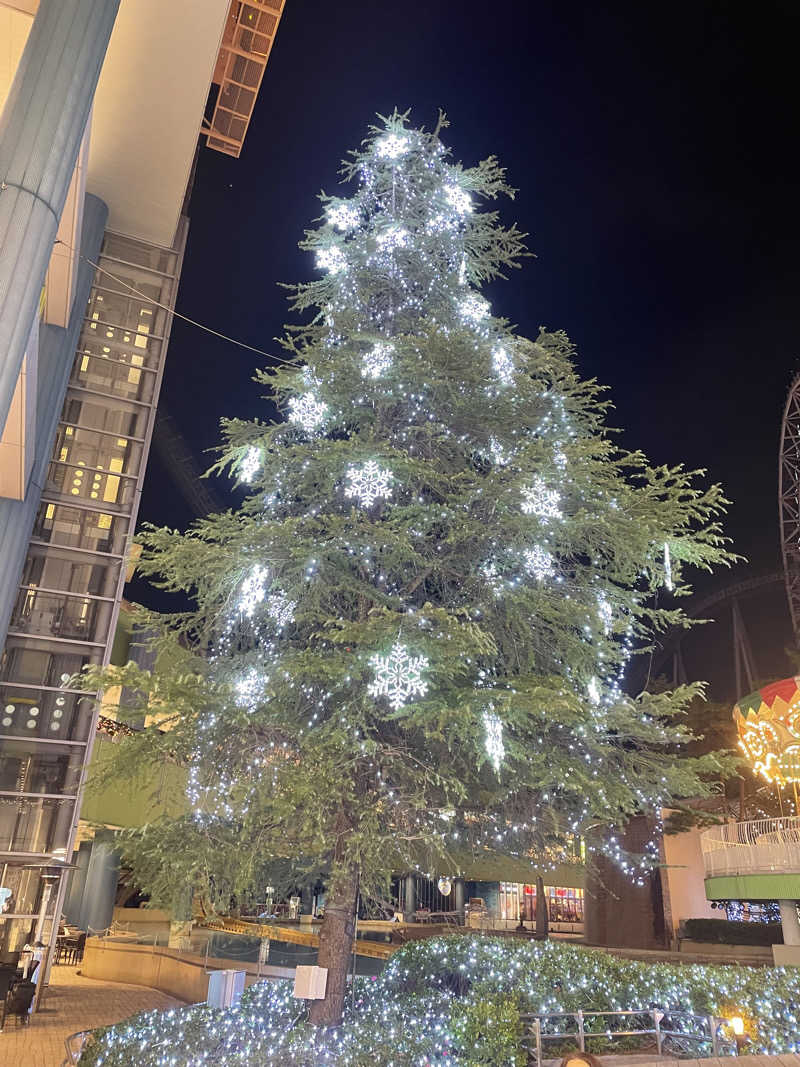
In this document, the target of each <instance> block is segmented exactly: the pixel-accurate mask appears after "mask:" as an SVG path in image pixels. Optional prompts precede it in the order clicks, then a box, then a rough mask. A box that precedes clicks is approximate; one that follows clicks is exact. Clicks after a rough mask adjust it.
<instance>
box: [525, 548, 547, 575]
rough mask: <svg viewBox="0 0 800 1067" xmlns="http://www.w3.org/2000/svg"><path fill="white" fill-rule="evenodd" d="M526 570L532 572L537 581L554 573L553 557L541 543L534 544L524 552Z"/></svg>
mask: <svg viewBox="0 0 800 1067" xmlns="http://www.w3.org/2000/svg"><path fill="white" fill-rule="evenodd" d="M523 558H524V560H525V570H526V571H527V572H528V574H532V575H533V577H534V578H535V579H536V581H537V582H541V581H542V580H543V579H544V578H549V577H550V575H551V574H552V573H553V557H552V556H551V555H550V553H549V552H547V551H546V550H545V549H543V548H542V547H541V545H534V546H533V548H528V549H526V550H525V552H524V553H523Z"/></svg>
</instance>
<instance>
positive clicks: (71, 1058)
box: [61, 1030, 94, 1067]
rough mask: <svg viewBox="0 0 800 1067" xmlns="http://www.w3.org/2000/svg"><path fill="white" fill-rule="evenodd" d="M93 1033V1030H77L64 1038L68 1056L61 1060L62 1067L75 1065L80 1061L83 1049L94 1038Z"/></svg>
mask: <svg viewBox="0 0 800 1067" xmlns="http://www.w3.org/2000/svg"><path fill="white" fill-rule="evenodd" d="M93 1033H94V1032H93V1031H92V1030H77V1031H76V1032H75V1033H74V1034H70V1035H69V1036H68V1037H65V1038H64V1048H65V1049H66V1050H67V1056H66V1059H64V1060H62V1061H61V1067H73V1064H76V1063H79V1062H80V1058H81V1055H82V1053H83V1050H84V1049H85V1048H86V1046H87V1045H88V1044H89V1043H90V1042H91V1041H92V1040H93Z"/></svg>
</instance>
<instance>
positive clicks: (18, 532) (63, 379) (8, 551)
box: [0, 195, 108, 645]
mask: <svg viewBox="0 0 800 1067" xmlns="http://www.w3.org/2000/svg"><path fill="white" fill-rule="evenodd" d="M107 218H108V208H107V207H106V205H105V204H104V203H103V201H102V200H100V199H99V198H98V197H96V196H91V195H87V197H86V201H85V204H84V209H83V229H82V233H81V253H82V255H83V256H85V257H86V258H85V259H81V261H80V265H79V267H78V275H77V284H76V286H75V297H74V299H73V303H72V311H71V314H70V320H69V327H68V328H67V329H66V330H64V329H62V328H61V327H60V326H43V327H42V330H41V333H40V334H39V380H38V389H37V395H36V457H35V459H34V463H33V472H32V474H31V479H30V482H29V483H28V487H27V491H26V494H25V499H24V500H8V499H6V498H0V645H2V643H3V642H4V641H5V637H6V631H7V629H8V620H9V619H10V618H11V612H12V610H13V607H14V601H15V600H16V597H17V589H18V587H19V580H20V576H21V574H22V567H23V565H24V563H25V555H26V553H27V551H28V542H29V540H30V536H31V531H32V530H33V523H34V520H35V518H36V512H37V511H38V509H39V501H40V499H41V496H42V488H43V486H44V481H45V478H46V476H47V467H48V464H49V463H50V458H51V454H52V451H53V441H54V439H55V434H56V426H57V424H58V417H59V415H60V414H61V409H62V406H63V404H64V397H65V395H66V392H67V381H68V380H69V376H70V372H71V370H72V365H73V362H74V360H75V349H76V347H77V344H78V339H79V337H80V332H81V327H82V326H83V320H84V315H85V312H86V302H87V300H88V299H89V292H90V290H91V288H92V282H93V280H94V267H91V266H89V264H88V263H87V262H86V259H91V260H93V261H94V262H97V256H98V255H99V252H100V246H101V244H102V242H103V231H104V230H105V225H106V220H107Z"/></svg>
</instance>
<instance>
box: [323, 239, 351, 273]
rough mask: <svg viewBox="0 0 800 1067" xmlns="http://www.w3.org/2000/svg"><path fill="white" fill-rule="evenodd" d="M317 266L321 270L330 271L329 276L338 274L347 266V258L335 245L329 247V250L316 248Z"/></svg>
mask: <svg viewBox="0 0 800 1067" xmlns="http://www.w3.org/2000/svg"><path fill="white" fill-rule="evenodd" d="M317 266H318V267H320V268H321V269H322V270H327V271H330V273H331V274H338V273H339V272H340V271H343V270H344V269H345V267H346V266H347V256H346V255H345V254H344V252H343V251H342V250H341V248H337V247H336V245H331V246H330V248H318V249H317Z"/></svg>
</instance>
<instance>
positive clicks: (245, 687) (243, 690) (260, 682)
mask: <svg viewBox="0 0 800 1067" xmlns="http://www.w3.org/2000/svg"><path fill="white" fill-rule="evenodd" d="M234 689H235V690H236V700H237V703H239V704H240V705H241V706H242V707H243V708H249V709H250V711H252V710H253V708H254V707H255V705H256V704H257V703H258V698H259V697H260V696H261V694H262V692H263V689H264V677H263V675H262V674H261V672H260V671H257V670H256V668H255V667H251V668H250V669H249V670H248V671H247V673H246V674H245V675H243V676H242V677H241V678H240V679H239V681H238V682H237V683H236V685H235V686H234Z"/></svg>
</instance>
